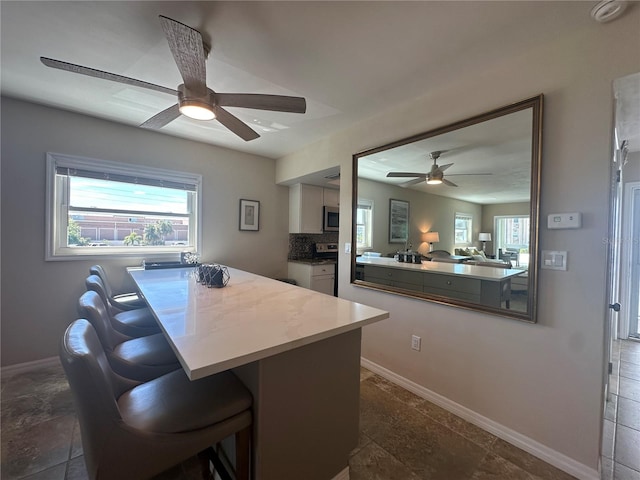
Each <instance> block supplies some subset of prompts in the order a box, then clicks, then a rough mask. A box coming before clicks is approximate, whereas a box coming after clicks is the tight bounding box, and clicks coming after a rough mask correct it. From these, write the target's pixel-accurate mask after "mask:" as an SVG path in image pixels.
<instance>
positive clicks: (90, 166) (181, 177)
mask: <svg viewBox="0 0 640 480" xmlns="http://www.w3.org/2000/svg"><path fill="white" fill-rule="evenodd" d="M46 164H47V171H46V175H47V178H46V180H47V184H46V188H47V190H46V203H47V204H46V242H45V244H46V251H45V261H60V260H86V259H89V258H91V257H95V258H97V259H99V258H100V257H104V256H110V257H132V256H133V257H141V256H142V257H146V258H154V259H162V258H167V257H168V256H169V255H170V256H171V258H174V257H175V256H176V254H179V253H180V252H182V251H185V250H188V251H193V252H198V251H199V249H200V245H202V227H201V226H202V215H201V212H202V175H199V174H194V173H185V172H177V171H174V170H166V169H161V168H155V167H147V166H142V165H134V164H129V163H121V162H113V161H108V160H97V159H92V158H85V157H78V156H73V155H66V154H60V153H51V152H48V153H47V158H46ZM58 167H61V168H73V169H83V170H91V171H95V172H104V173H109V174H117V175H127V176H132V177H136V176H137V177H144V178H148V179H154V180H159V181H166V182H169V181H171V182H180V183H185V184H190V185H193V186H194V187H195V191H196V195H195V202H193V203H194V204H193V205H191V208H192V211H191V212H190V217H189V229H190V232H189V235H190V237H191V238H193V239H194V241H195V244H194V245H191V246H184V245H160V246H144V247H135V248H132V247H118V246H107V247H101V246H94V247H90V248H85V247H82V248H78V247H69V246H67V234H68V233H67V227H68V219H69V213H68V192H67V191H66V188H65V183H66V182H65V181H63V180H61V179H60V178H59V176H58V175H57V169H58Z"/></svg>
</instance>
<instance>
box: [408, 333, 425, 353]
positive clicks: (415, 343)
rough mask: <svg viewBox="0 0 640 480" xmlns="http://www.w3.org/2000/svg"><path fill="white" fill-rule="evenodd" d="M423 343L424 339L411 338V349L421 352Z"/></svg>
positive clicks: (415, 336) (413, 336)
mask: <svg viewBox="0 0 640 480" xmlns="http://www.w3.org/2000/svg"><path fill="white" fill-rule="evenodd" d="M421 343H422V339H421V338H420V337H419V336H417V335H412V336H411V348H412V349H413V350H417V351H420V344H421Z"/></svg>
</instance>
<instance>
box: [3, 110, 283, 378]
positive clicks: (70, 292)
mask: <svg viewBox="0 0 640 480" xmlns="http://www.w3.org/2000/svg"><path fill="white" fill-rule="evenodd" d="M1 128H2V225H1V227H2V310H1V311H2V366H7V365H12V364H16V363H22V362H27V361H32V360H38V359H42V358H46V357H50V356H53V355H57V348H58V341H59V339H60V336H61V335H62V333H63V331H64V329H65V327H66V326H67V325H68V324H69V323H71V321H73V320H74V319H75V318H76V302H77V299H78V297H79V295H80V294H82V292H83V291H84V279H85V278H86V276H87V275H88V269H89V266H90V265H92V264H94V263H101V264H103V265H104V266H105V267H106V269H107V273H108V275H109V277H110V280H111V282H112V283H113V284H114V285H115V286H116V287H117V288H118V289H121V290H126V289H128V288H132V285H131V284H130V283H129V282H130V280H129V279H128V276H127V275H126V273H125V270H124V267H125V266H128V265H139V264H140V263H141V261H142V259H141V258H131V257H129V258H126V259H124V258H121V259H107V258H99V259H94V260H87V259H84V260H73V261H55V262H45V261H44V253H45V244H44V239H45V154H46V152H57V153H66V154H71V155H79V156H85V157H91V158H97V159H104V160H113V161H119V162H130V163H135V164H140V165H148V166H154V167H160V168H167V169H175V170H180V171H187V172H192V173H199V174H202V176H203V187H202V192H203V203H202V221H203V224H202V229H203V235H202V238H203V247H202V250H201V252H200V253H201V254H202V259H203V260H205V261H213V262H217V263H222V264H226V265H230V266H233V267H237V268H240V269H243V270H248V271H251V272H254V273H258V274H262V275H266V276H273V277H276V276H286V266H287V265H286V259H287V248H288V213H287V212H288V208H289V206H288V205H289V204H288V202H289V196H288V188H286V187H282V186H278V185H276V184H275V162H274V161H273V160H271V159H267V158H264V157H257V156H255V155H250V154H245V153H240V152H236V151H233V150H228V149H223V148H216V147H213V146H211V145H206V144H203V143H198V142H193V141H189V140H183V139H179V138H177V137H171V136H167V135H163V134H160V133H157V132H151V131H147V130H143V129H140V128H136V127H129V126H125V125H120V124H116V123H112V122H108V121H104V120H98V119H95V118H91V117H87V116H83V115H78V114H74V113H70V112H65V111H61V110H56V109H52V108H47V107H42V106H37V105H34V104H30V103H25V102H21V101H17V100H13V99H8V98H3V99H2V126H1ZM240 198H248V199H252V200H259V201H260V207H261V208H260V231H259V232H240V231H239V230H238V212H239V199H240ZM265 246H268V249H267V248H266V247H265ZM232 281H233V279H232Z"/></svg>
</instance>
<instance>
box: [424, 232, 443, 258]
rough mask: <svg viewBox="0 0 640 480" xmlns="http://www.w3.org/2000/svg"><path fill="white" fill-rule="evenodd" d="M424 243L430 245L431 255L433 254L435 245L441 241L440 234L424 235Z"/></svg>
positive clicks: (427, 233)
mask: <svg viewBox="0 0 640 480" xmlns="http://www.w3.org/2000/svg"><path fill="white" fill-rule="evenodd" d="M422 241H423V242H427V243H428V244H429V253H431V252H433V244H434V243H438V242H439V241H440V234H438V232H426V233H423V234H422Z"/></svg>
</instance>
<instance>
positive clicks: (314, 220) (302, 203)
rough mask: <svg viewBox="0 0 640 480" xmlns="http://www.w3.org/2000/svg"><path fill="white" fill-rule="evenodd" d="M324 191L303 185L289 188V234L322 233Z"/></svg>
mask: <svg viewBox="0 0 640 480" xmlns="http://www.w3.org/2000/svg"><path fill="white" fill-rule="evenodd" d="M323 190H324V189H323V188H322V187H317V186H315V185H305V184H303V183H298V184H296V185H293V186H291V187H289V233H322V206H323V202H324V198H323V197H324V194H323Z"/></svg>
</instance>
